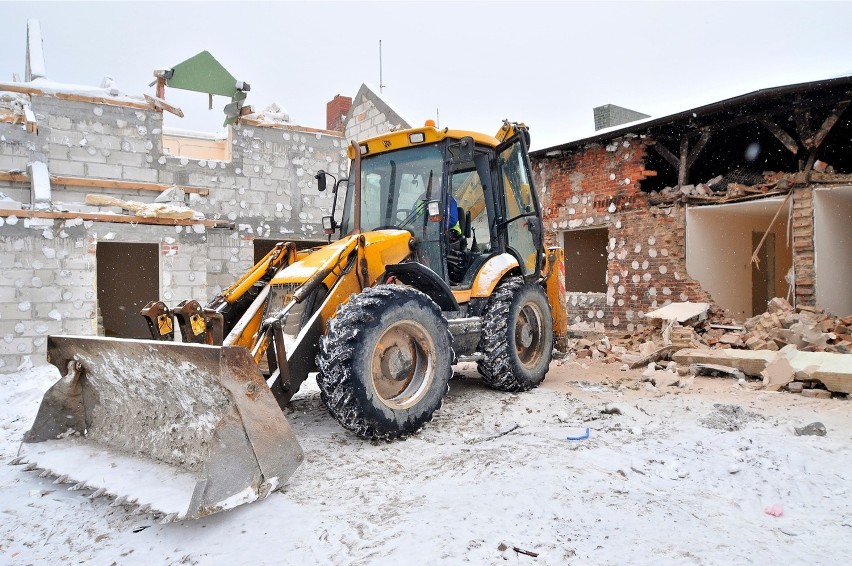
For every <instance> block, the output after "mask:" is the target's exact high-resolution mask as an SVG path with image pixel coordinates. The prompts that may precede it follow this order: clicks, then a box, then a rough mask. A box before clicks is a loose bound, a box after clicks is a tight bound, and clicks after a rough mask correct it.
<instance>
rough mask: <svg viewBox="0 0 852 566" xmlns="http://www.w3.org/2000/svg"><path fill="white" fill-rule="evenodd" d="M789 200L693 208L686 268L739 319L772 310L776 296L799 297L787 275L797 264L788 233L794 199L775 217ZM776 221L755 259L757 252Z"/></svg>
mask: <svg viewBox="0 0 852 566" xmlns="http://www.w3.org/2000/svg"><path fill="white" fill-rule="evenodd" d="M783 203H784V199H783V197H782V198H768V199H761V200H756V201H750V202H741V203H732V204H722V205H712V206H690V207H688V208H687V211H686V270H687V272H688V273H689V275H690V276H691V277H692V278H693V279H695V280H696V281H698V282H699V283H700V284H701V286H702V287H703V288H704V289H705V290H706V291H707V292H709V293H710V295H711V296H712V297H713V300H714V301H715V302H716V303H717V304H718V305H719V306H721V307H722V308H725V309H728V311H730V312H731V314H732V315H733V316H734V317H735V318H737V319H739V320H744V319H746V318H750V317H752V316H755V315H758V314H761V313H763V312H766V303H767V301H769V299H772V298H773V297H782V298H785V299H788V300H789V301H791V302H792V300H793V297H792V296H791V290H790V284H789V282H788V280H787V279H788V273H789V272H790V270H791V269H792V265H793V251H792V247H791V246H790V244H789V243H788V238H787V218H788V217H789V210H790V208H789V207H791V206H792V203H791V202H789V201H788V202H787V204H785V205H783V206H785V210H782V211H781V213H780V214H779V215H778V218H777V219H776V220H775V222H772V219H773V217H774V216H775V213H776V212H778V208H779V207H780V206H782V204H783ZM770 222H772V226H771V227H769V230H768V232H769V233H768V235H767V237H766V240H765V241H764V242H763V246H762V248H761V250H760V251H759V252H758V262H757V263H756V264H755V263H753V262H752V261H751V257H752V254H753V252H754V250H755V248H756V247H757V245H758V244H759V243H760V240H761V239H763V235H764V233H766V232H767V227H768V226H769V224H770Z"/></svg>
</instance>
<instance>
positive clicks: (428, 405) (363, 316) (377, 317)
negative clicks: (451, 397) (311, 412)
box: [317, 285, 453, 440]
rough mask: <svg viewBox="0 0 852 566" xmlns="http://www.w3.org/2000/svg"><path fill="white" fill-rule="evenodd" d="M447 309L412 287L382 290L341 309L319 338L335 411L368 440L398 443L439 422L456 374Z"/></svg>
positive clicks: (326, 391)
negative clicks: (443, 313) (439, 411)
mask: <svg viewBox="0 0 852 566" xmlns="http://www.w3.org/2000/svg"><path fill="white" fill-rule="evenodd" d="M452 359H453V351H452V338H451V336H450V332H449V330H448V328H447V321H446V320H445V319H444V318H443V316H441V309H440V308H438V306H437V305H436V304H435V302H434V301H432V299H430V298H429V297H428V296H426V295H425V294H423V293H421V292H420V291H417V290H416V289H413V288H410V287H403V286H399V285H379V286H376V287H372V288H367V289H365V290H364V291H363V292H362V293H360V294H358V295H355V296H354V297H352V299H351V300H350V301H349V302H347V303H346V304H344V305H341V306H340V307H338V309H337V312H336V313H335V315H334V317H333V318H332V319H331V320H330V321H329V323H328V331H327V332H326V334H325V336H323V337H322V339H321V340H320V348H319V354H318V355H317V366H318V368H319V374H318V375H317V383H318V384H319V388H320V396H321V398H322V401H323V403H325V405H326V407H327V408H328V411H329V412H330V413H331V414H332V416H334V418H336V419H337V420H338V421H339V422H340V424H342V425H343V426H344V427H345V428H347V429H349V430H351V431H352V432H354V433H355V434H357V435H358V436H360V437H362V438H368V439H371V440H392V439H395V438H404V437H406V436H408V435H409V434H411V433H414V432H417V431H418V430H419V429H420V428H421V427H422V426H423V425H424V424H425V423H427V422H429V421H430V420H431V419H432V413H434V412H435V411H436V410H437V409H438V408H439V407H440V406H441V401H442V400H443V398H444V395H445V394H446V392H447V382H448V381H449V379H450V377H451V375H452V365H451V364H452Z"/></svg>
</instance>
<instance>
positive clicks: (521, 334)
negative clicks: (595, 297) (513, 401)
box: [478, 277, 553, 391]
mask: <svg viewBox="0 0 852 566" xmlns="http://www.w3.org/2000/svg"><path fill="white" fill-rule="evenodd" d="M478 349H479V351H480V352H482V354H484V357H483V359H482V360H480V362H479V364H478V366H479V373H480V374H482V379H483V380H484V381H485V383H487V384H488V385H489V386H490V387H492V388H494V389H498V390H500V391H528V390H530V389H533V388H534V387H538V385H539V384H540V383H541V382H542V381H544V376H545V375H546V374H547V370H548V368H549V366H550V360H551V357H552V355H553V318H552V315H551V312H550V305H549V304H548V302H547V295H545V293H544V289H542V288H541V286H539V285H537V284H535V283H525V282H524V280H523V279H522V278H520V277H510V278H509V279H506V280H505V281H503V282H502V283H500V284H499V285H498V286H497V288H496V289H495V290H494V293H493V294H492V295H491V298H490V299H489V301H488V306H487V307H486V309H485V314H484V316H483V317H482V337H481V338H480V340H479V348H478Z"/></svg>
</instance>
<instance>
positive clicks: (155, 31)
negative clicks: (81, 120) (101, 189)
mask: <svg viewBox="0 0 852 566" xmlns="http://www.w3.org/2000/svg"><path fill="white" fill-rule="evenodd" d="M28 18H37V19H39V21H40V22H41V29H42V35H43V38H44V52H45V59H46V69H47V74H48V77H49V78H50V79H51V80H53V81H58V82H66V83H76V84H88V85H95V86H97V85H99V84H100V82H101V80H102V78H103V77H104V76H105V75H109V76H111V77H113V79H114V80H115V82H116V83H117V84H118V86H119V87H120V88H121V89H122V90H123V91H124V92H127V93H128V94H141V93H143V92H149V93H152V94H153V88H150V87H148V83H149V82H151V81H152V80H153V77H152V71H153V70H154V69H162V68H169V67H171V66H174V65H175V64H177V63H179V62H181V61H183V60H185V59H187V58H189V57H191V56H192V55H195V54H196V53H198V52H199V51H202V50H205V49H206V50H208V51H210V52H211V53H212V54H213V55H214V56H215V57H216V58H217V59H218V60H219V61H220V62H221V63H222V64H223V65H224V66H225V68H227V69H228V70H229V71H230V72H231V74H233V75H234V76H235V77H237V78H238V79H240V80H244V81H246V82H248V83H250V84H251V92H250V93H249V97H248V101H247V102H248V103H249V104H252V105H254V106H255V108H256V109H263V108H264V107H266V106H267V105H268V104H269V103H271V102H277V103H278V104H279V105H281V106H283V107H284V108H286V109H287V110H288V111H289V113H290V118H291V121H292V122H293V123H295V124H299V125H303V126H311V127H319V128H324V127H325V104H326V102H328V101H329V100H330V99H331V98H333V97H334V95H335V94H343V95H346V96H354V95H355V93H356V92H357V90H358V88H359V86H360V85H361V83H363V82H367V83H368V84H371V85H375V86H378V83H379V40H380V39H381V40H382V52H383V82H384V84H385V85H386V87H385V89H384V96H385V97H386V98H387V99H388V100H389V101H390V102H391V103H392V104H393V105H394V106H396V107H397V108H398V109H399V110H400V111H401V112H402V113H403V114H404V115H405V116H406V117H408V118H409V119H410V120H411V121H412V122H414V124H413V125H419V124H421V123H422V122H423V121H424V120H426V119H427V118H434V117H435V115H436V112H439V113H440V124H441V125H442V126H449V127H452V128H460V129H471V130H479V131H484V132H487V133H494V132H496V130H497V128H498V126H499V124H500V122H501V120H502V119H503V118H509V119H512V120H520V121H525V122H526V123H527V124H528V125H529V126H530V128H531V133H532V139H533V147H534V148H537V149H538V148H543V147H550V146H553V145H557V144H560V143H564V142H567V141H571V140H575V139H579V138H582V137H585V136H587V135H591V134H592V133H593V131H594V122H593V117H592V108H593V107H595V106H599V105H602V104H607V103H612V104H618V105H620V106H625V107H627V108H631V109H633V110H638V111H640V112H644V113H646V114H650V115H652V116H663V115H666V114H670V113H672V112H675V111H678V110H684V109H688V108H692V107H694V106H698V105H701V104H703V103H707V102H712V101H716V100H721V99H724V98H728V97H730V96H736V95H738V94H744V93H747V92H750V91H753V90H756V89H759V88H764V87H772V86H778V85H784V84H791V83H795V82H801V81H807V80H815V79H819V78H828V77H832V76H837V75H845V74H850V73H852V33H850V30H849V25H850V23H852V3H846V2H844V3H840V2H831V3H817V2H783V3H775V2H753V3H751V2H750V3H745V2H735V3H721V2H711V3H698V2H595V3H586V2H542V3H537V2H495V1H493V0H492V1H489V2H460V1H456V2H426V3H422V2H342V3H341V2H267V3H254V2H209V1H208V2H203V3H202V2H186V3H178V2H170V3H154V2H120V3H119V2H94V3H93V2H61V3H50V2H45V3H42V2H38V3H33V2H3V1H0V80H2V81H9V80H11V78H12V73H18V75H19V76H23V71H24V57H25V43H26V22H27V19H28ZM166 98H167V99H168V100H170V101H172V102H175V103H176V104H178V105H179V106H181V107H182V108H183V109H184V111H185V112H186V113H187V117H186V118H184V119H183V120H181V119H179V118H176V117H173V116H170V115H167V124H168V125H171V126H175V127H182V128H188V129H200V130H215V129H219V128H220V126H221V121H222V114H221V112H220V111H219V110H214V111H212V112H211V111H208V110H207V100H206V96H205V95H203V94H188V93H181V92H180V91H174V90H169V91H167V94H166ZM225 102H226V101H225V100H224V99H217V103H218V105H219V106H221V105H223V104H224V103H225Z"/></svg>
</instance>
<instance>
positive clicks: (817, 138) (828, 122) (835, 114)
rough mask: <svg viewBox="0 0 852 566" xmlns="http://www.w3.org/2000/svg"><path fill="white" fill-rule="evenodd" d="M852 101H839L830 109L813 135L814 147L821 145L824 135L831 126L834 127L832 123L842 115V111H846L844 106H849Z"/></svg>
mask: <svg viewBox="0 0 852 566" xmlns="http://www.w3.org/2000/svg"><path fill="white" fill-rule="evenodd" d="M850 102H852V101H849V100H844V101H842V102H839V103H838V104H837V106H835V107H834V109H833V110H832V111H831V113H830V114H829V115H828V117H827V118H826V119H825V121H824V122H823V123H822V126H820V129H819V130H817V133H816V134H815V135H814V147H819V146H821V145H822V142H824V141H825V137H826V136H827V135H828V133H829V132H830V131H831V128H833V127H834V124H836V123H837V120H839V119H840V116H842V115H843V112H845V111H846V108H848V107H849V103H850Z"/></svg>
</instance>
